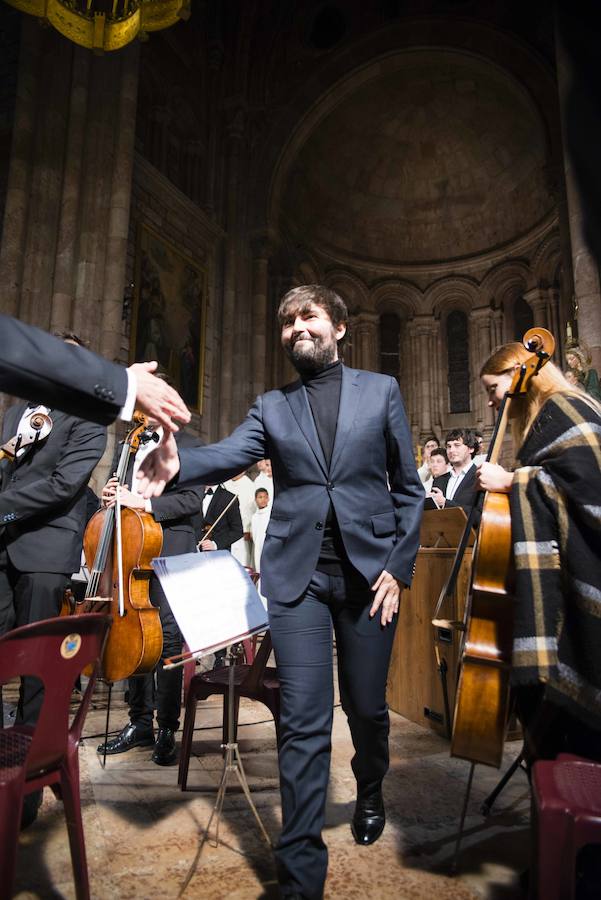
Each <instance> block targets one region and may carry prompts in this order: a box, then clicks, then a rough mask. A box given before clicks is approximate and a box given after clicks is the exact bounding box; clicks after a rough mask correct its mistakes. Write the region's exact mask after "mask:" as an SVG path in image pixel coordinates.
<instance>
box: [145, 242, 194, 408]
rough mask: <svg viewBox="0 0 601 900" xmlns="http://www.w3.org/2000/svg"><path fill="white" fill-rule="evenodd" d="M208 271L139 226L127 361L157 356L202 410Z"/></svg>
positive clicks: (189, 401)
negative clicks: (128, 358) (128, 357)
mask: <svg viewBox="0 0 601 900" xmlns="http://www.w3.org/2000/svg"><path fill="white" fill-rule="evenodd" d="M206 294H207V273H206V269H205V268H204V267H203V266H200V265H198V263H195V262H194V260H192V259H190V258H189V257H187V256H186V255H185V254H183V253H182V252H181V251H180V250H178V248H177V247H175V246H174V245H173V244H171V243H169V242H168V241H166V240H165V239H164V238H163V237H161V235H159V234H157V232H156V231H153V230H152V229H151V228H149V227H148V226H147V225H140V227H139V228H138V240H137V246H136V275H135V291H134V310H133V323H132V335H131V341H130V361H131V362H143V361H148V360H153V359H156V360H158V363H159V366H160V368H161V369H162V370H163V371H165V372H166V373H167V374H168V375H169V376H170V378H171V380H172V381H173V384H174V386H175V388H176V389H177V391H178V392H179V394H180V395H181V397H182V399H183V400H184V402H185V404H186V406H188V407H189V408H190V409H191V410H193V411H195V412H198V413H202V401H203V383H204V331H205V320H206Z"/></svg>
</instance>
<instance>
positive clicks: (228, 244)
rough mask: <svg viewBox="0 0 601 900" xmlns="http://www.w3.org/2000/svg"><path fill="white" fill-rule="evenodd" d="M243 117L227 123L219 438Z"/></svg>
mask: <svg viewBox="0 0 601 900" xmlns="http://www.w3.org/2000/svg"><path fill="white" fill-rule="evenodd" d="M244 124H245V116H244V111H243V110H242V109H241V108H237V109H236V110H234V111H233V114H232V115H231V116H230V121H229V123H228V144H227V187H226V228H227V237H226V241H225V259H224V265H225V275H224V288H223V307H222V317H221V367H220V371H221V379H220V382H221V383H220V398H219V405H220V408H219V435H218V436H219V437H220V438H222V437H225V435H227V434H229V432H230V428H231V424H232V412H233V397H234V390H233V388H234V371H233V369H234V333H235V327H234V321H235V316H236V291H237V286H238V285H237V274H238V273H237V263H238V201H239V196H240V190H239V168H240V149H241V142H242V135H243V133H244Z"/></svg>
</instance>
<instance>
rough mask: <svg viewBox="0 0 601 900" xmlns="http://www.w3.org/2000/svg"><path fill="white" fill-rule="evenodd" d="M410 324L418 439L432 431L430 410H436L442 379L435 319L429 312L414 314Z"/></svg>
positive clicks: (431, 411)
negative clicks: (412, 334)
mask: <svg viewBox="0 0 601 900" xmlns="http://www.w3.org/2000/svg"><path fill="white" fill-rule="evenodd" d="M412 324H413V333H414V334H415V337H416V340H415V344H416V347H415V349H416V354H415V356H414V360H415V363H416V366H415V372H416V375H417V391H416V397H417V402H418V407H417V413H418V422H419V439H420V442H421V441H422V440H424V439H425V438H427V437H428V435H430V434H432V430H433V418H434V419H436V418H437V416H436V415H434V416H433V415H432V413H433V411H435V410H436V405H437V398H438V396H439V390H440V381H443V379H442V378H441V377H440V373H439V371H438V365H439V359H438V352H437V341H436V336H437V331H438V323H437V322H436V320H435V319H434V317H433V316H416V318H415V319H414V320H413V323H412ZM435 379H436V380H435Z"/></svg>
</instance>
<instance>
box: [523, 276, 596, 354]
mask: <svg viewBox="0 0 601 900" xmlns="http://www.w3.org/2000/svg"><path fill="white" fill-rule="evenodd" d="M524 299H525V300H527V301H528V303H529V304H530V306H531V307H532V311H533V313H534V324H535V325H540V326H541V327H542V328H546V329H548V331H550V332H551V334H552V335H553V337H554V338H555V353H554V354H553V361H554V362H555V364H556V365H558V366H559V367H560V368H563V365H564V359H563V346H564V328H565V323H562V322H561V320H560V312H559V300H560V298H559V291H558V290H557V288H547V287H536V288H532V289H531V290H529V291H527V292H526V293H525V294H524ZM581 337H582V338H583V340H586V338H585V337H584V335H581Z"/></svg>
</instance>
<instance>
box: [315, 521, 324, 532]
mask: <svg viewBox="0 0 601 900" xmlns="http://www.w3.org/2000/svg"><path fill="white" fill-rule="evenodd" d="M322 528H323V522H316V523H315V530H316V531H321V530H322Z"/></svg>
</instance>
